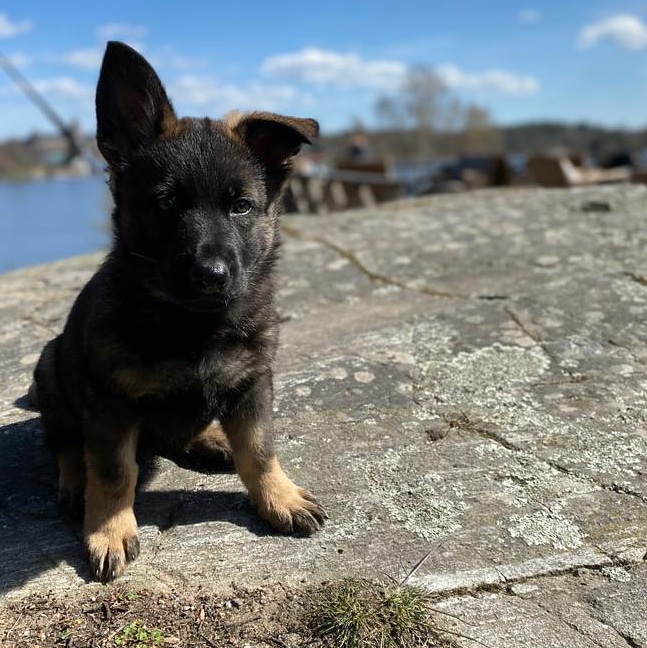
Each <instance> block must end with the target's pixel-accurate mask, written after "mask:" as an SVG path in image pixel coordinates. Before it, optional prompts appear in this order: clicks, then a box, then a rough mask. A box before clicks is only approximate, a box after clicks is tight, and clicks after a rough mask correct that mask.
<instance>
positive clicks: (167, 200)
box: [157, 195, 175, 211]
mask: <svg viewBox="0 0 647 648" xmlns="http://www.w3.org/2000/svg"><path fill="white" fill-rule="evenodd" d="M157 204H158V205H159V208H160V209H163V210H164V211H168V210H169V209H172V208H173V205H175V196H166V195H165V196H160V197H159V198H158V199H157Z"/></svg>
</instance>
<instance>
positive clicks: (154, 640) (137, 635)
mask: <svg viewBox="0 0 647 648" xmlns="http://www.w3.org/2000/svg"><path fill="white" fill-rule="evenodd" d="M114 642H115V645H116V646H132V647H133V648H156V646H161V645H162V644H163V643H164V635H163V634H162V631H161V630H158V629H157V628H148V627H146V626H145V625H144V624H143V623H142V622H141V621H137V620H135V621H130V622H129V623H128V624H126V625H125V626H124V627H123V628H122V629H121V630H120V631H119V634H117V636H116V637H115V639H114Z"/></svg>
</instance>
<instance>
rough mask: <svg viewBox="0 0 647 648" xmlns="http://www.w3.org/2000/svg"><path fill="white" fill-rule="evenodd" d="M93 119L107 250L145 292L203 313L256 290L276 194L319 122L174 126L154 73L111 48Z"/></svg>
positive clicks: (268, 257) (235, 119)
mask: <svg viewBox="0 0 647 648" xmlns="http://www.w3.org/2000/svg"><path fill="white" fill-rule="evenodd" d="M96 109H97V143H98V146H99V149H100V151H101V153H102V154H103V156H104V157H105V159H106V160H107V162H108V166H109V169H110V175H111V181H110V182H111V189H112V192H113V196H114V199H115V212H114V216H113V226H114V233H115V246H116V249H117V250H118V251H119V252H120V253H122V254H123V255H125V257H126V258H128V259H130V260H131V261H132V263H133V267H134V268H135V271H136V273H137V277H138V278H139V279H141V280H142V281H143V282H144V284H145V285H146V286H147V288H148V290H149V291H150V292H151V293H153V294H155V295H157V296H158V297H160V298H162V299H165V300H168V301H171V302H173V303H176V304H177V305H179V306H182V307H184V308H187V309H189V310H194V311H212V310H219V309H222V308H223V307H226V306H227V305H228V304H230V303H231V302H232V301H234V300H235V299H237V298H238V297H241V296H243V295H244V294H245V293H246V291H248V290H249V289H250V288H251V287H253V286H255V285H258V280H259V278H260V277H261V276H263V275H264V274H265V273H267V272H268V270H269V269H270V268H271V266H272V264H273V262H274V260H275V257H276V249H277V246H278V213H279V202H280V193H281V188H282V186H283V184H284V182H285V180H286V178H287V176H288V173H289V170H290V166H291V161H292V158H293V157H294V155H296V153H298V151H299V149H300V147H301V146H302V145H303V144H306V143H309V142H310V139H311V138H312V137H315V136H316V135H317V132H318V124H317V122H316V121H314V120H312V119H299V118H296V117H285V116H281V115H275V114H272V113H264V112H253V113H248V114H241V113H232V114H230V115H228V116H226V117H225V118H224V119H222V120H219V121H214V120H210V119H206V118H205V119H192V118H183V119H179V118H178V117H177V116H176V115H175V111H174V110H173V107H172V106H171V103H170V101H169V99H168V97H167V95H166V91H165V90H164V87H163V85H162V83H161V81H160V80H159V78H158V76H157V74H156V73H155V71H154V70H153V68H152V67H151V66H150V65H149V64H148V62H147V61H146V60H145V59H144V58H143V57H142V56H140V55H139V54H138V53H137V52H135V50H133V49H131V48H130V47H128V46H127V45H124V44H122V43H117V42H111V43H109V44H108V47H107V50H106V53H105V56H104V59H103V65H102V67H101V74H100V77H99V83H98V86H97V96H96Z"/></svg>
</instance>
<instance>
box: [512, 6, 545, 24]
mask: <svg viewBox="0 0 647 648" xmlns="http://www.w3.org/2000/svg"><path fill="white" fill-rule="evenodd" d="M517 20H518V21H519V22H520V23H523V24H524V25H528V24H530V23H536V22H539V21H540V20H541V14H540V13H539V12H538V11H537V10H536V9H523V10H522V11H520V12H519V13H518V14H517Z"/></svg>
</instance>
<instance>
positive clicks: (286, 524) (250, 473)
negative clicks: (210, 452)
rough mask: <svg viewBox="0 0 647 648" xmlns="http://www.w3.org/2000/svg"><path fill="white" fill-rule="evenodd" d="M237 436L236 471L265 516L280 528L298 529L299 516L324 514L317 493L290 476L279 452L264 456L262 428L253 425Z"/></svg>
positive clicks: (234, 442)
mask: <svg viewBox="0 0 647 648" xmlns="http://www.w3.org/2000/svg"><path fill="white" fill-rule="evenodd" d="M237 437H238V438H236V439H233V438H232V439H231V442H232V449H233V456H234V464H235V465H236V471H237V472H238V475H239V476H240V478H241V480H242V482H243V483H244V484H245V486H246V487H247V490H248V491H249V498H250V500H251V502H252V504H253V505H254V507H255V508H256V510H257V511H258V514H259V515H260V516H261V517H262V518H263V519H265V520H267V521H268V522H269V523H270V524H271V525H272V526H273V527H274V528H275V529H277V530H278V531H284V532H286V531H292V530H294V527H295V524H294V519H295V517H296V516H300V517H302V516H304V515H305V516H307V517H310V515H312V516H314V517H315V518H316V517H318V516H319V515H320V514H321V511H322V509H321V507H320V506H319V505H318V504H317V502H316V500H315V499H314V497H313V496H312V495H311V494H310V492H309V491H307V490H305V489H304V488H299V487H298V486H296V485H295V484H294V483H293V482H292V480H290V478H289V477H288V476H287V475H286V474H285V472H283V468H281V465H280V464H279V460H278V458H277V457H276V455H273V456H272V457H270V458H269V459H267V460H265V461H263V460H262V459H261V457H262V452H261V448H262V445H263V437H264V432H263V430H262V429H260V428H258V427H253V426H251V427H250V428H249V429H248V430H247V431H246V433H245V434H242V435H237ZM313 521H314V520H313ZM296 526H301V525H300V524H298V525H296ZM314 526H315V527H316V526H317V524H316V523H315V525H314Z"/></svg>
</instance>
